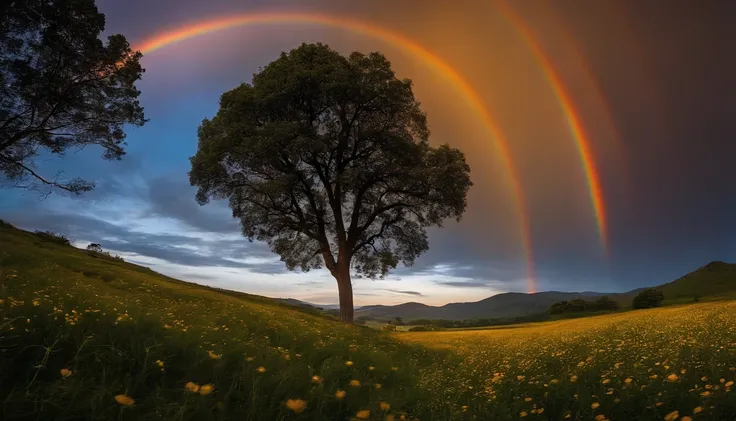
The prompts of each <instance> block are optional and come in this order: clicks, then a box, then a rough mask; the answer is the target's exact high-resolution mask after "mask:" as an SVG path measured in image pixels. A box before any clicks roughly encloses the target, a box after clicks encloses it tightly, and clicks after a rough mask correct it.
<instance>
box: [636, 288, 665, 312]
mask: <svg viewBox="0 0 736 421" xmlns="http://www.w3.org/2000/svg"><path fill="white" fill-rule="evenodd" d="M662 301H664V294H662V291H660V290H658V289H647V290H644V291H642V292H640V293H639V295H637V296H636V297H634V301H633V303H632V307H634V308H635V309H639V308H654V307H661V306H662Z"/></svg>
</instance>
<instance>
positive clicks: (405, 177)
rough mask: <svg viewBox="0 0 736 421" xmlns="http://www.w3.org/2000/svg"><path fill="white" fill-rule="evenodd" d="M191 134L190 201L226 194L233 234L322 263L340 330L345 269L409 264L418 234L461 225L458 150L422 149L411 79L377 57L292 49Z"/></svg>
mask: <svg viewBox="0 0 736 421" xmlns="http://www.w3.org/2000/svg"><path fill="white" fill-rule="evenodd" d="M198 134H199V147H198V151H197V153H196V155H195V156H193V157H192V158H191V164H192V169H191V172H190V173H189V177H190V182H191V184H192V185H193V186H197V187H199V190H198V192H197V200H198V202H199V203H200V204H205V203H207V202H208V201H209V200H210V199H213V198H214V199H225V198H227V199H229V203H230V208H231V209H232V212H233V217H235V218H239V219H240V223H241V226H242V230H243V235H245V236H246V237H248V239H249V240H251V241H252V240H254V239H257V240H261V241H267V242H268V244H269V246H270V247H271V250H273V251H274V252H276V253H278V254H279V255H280V256H281V260H282V261H284V263H285V264H286V267H287V268H288V269H290V270H293V269H296V268H301V269H302V270H304V271H308V270H310V269H313V268H319V267H322V266H323V265H324V266H325V267H327V269H328V270H329V271H330V273H331V274H332V276H334V277H335V279H336V280H337V286H338V291H339V298H340V317H341V319H342V320H343V321H345V322H346V323H351V322H352V320H353V290H352V283H351V271H352V272H353V273H355V274H359V275H362V276H366V277H369V278H375V277H382V276H385V275H386V274H387V273H388V271H389V269H392V268H395V267H396V266H397V265H398V264H399V263H403V264H404V265H411V264H413V262H414V260H415V258H416V257H417V256H418V255H420V254H421V253H423V252H424V251H426V250H427V249H428V247H429V244H428V241H427V233H426V231H425V228H426V227H430V226H440V225H441V224H442V221H443V220H444V219H446V218H456V219H457V220H459V219H460V217H461V215H462V213H463V212H464V211H465V206H466V194H467V191H468V189H469V188H470V186H471V184H472V183H471V182H470V168H469V167H468V165H467V163H466V162H465V156H464V155H463V153H462V152H460V151H459V150H457V149H453V148H450V147H449V146H447V145H442V146H439V147H431V146H430V145H429V143H428V137H429V130H428V129H427V119H426V116H425V114H424V112H422V110H421V109H420V107H419V102H418V101H417V100H416V99H415V98H414V94H413V93H412V83H411V81H410V80H406V79H405V80H399V79H397V78H396V76H395V75H394V72H393V70H392V69H391V63H389V61H388V60H387V59H386V58H385V57H384V56H383V55H381V54H379V53H371V54H368V55H364V54H361V53H358V52H354V53H352V54H350V56H348V57H345V56H342V55H340V54H338V53H337V52H336V51H334V50H332V49H330V48H329V47H328V46H326V45H323V44H302V45H301V46H300V47H298V48H295V49H293V50H292V51H290V52H289V53H282V54H281V56H280V58H278V59H277V60H275V61H274V62H272V63H271V64H269V65H268V66H266V67H265V68H264V69H262V70H261V71H260V72H259V73H257V74H255V75H253V79H252V83H244V84H242V85H240V86H238V87H237V88H235V89H233V90H231V91H229V92H226V93H225V94H223V95H222V98H221V99H220V109H219V111H218V112H217V115H216V116H215V117H214V118H213V119H211V120H208V119H205V120H204V121H203V122H202V124H201V126H200V127H199V132H198Z"/></svg>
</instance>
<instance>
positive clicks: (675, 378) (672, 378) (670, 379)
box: [667, 373, 680, 382]
mask: <svg viewBox="0 0 736 421" xmlns="http://www.w3.org/2000/svg"><path fill="white" fill-rule="evenodd" d="M678 380H680V377H678V376H677V374H675V373H672V374H670V375H669V376H667V381H668V382H676V381H678Z"/></svg>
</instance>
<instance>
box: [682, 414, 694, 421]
mask: <svg viewBox="0 0 736 421" xmlns="http://www.w3.org/2000/svg"><path fill="white" fill-rule="evenodd" d="M680 421H693V418H692V417H688V416H687V415H685V416H684V417H682V418H680Z"/></svg>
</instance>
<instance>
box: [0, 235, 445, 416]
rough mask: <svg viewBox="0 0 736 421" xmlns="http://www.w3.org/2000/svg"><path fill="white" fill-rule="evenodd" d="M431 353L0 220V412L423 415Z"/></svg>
mask: <svg viewBox="0 0 736 421" xmlns="http://www.w3.org/2000/svg"><path fill="white" fill-rule="evenodd" d="M441 358H444V357H442V354H439V353H436V352H431V353H429V352H428V351H427V350H426V349H424V348H423V347H417V346H409V345H405V344H402V343H399V342H397V341H396V340H394V339H393V338H392V337H390V336H389V335H387V334H385V333H382V332H377V331H374V330H371V329H368V328H362V327H357V326H346V325H343V324H342V323H340V322H337V321H334V320H332V319H329V318H327V317H325V316H322V315H319V314H318V313H316V312H313V311H309V310H301V309H295V308H293V307H290V306H288V305H285V304H281V303H279V302H278V301H276V300H272V299H268V298H264V297H258V296H253V295H249V294H243V293H238V292H233V291H223V290H217V289H214V288H207V287H202V286H199V285H195V284H190V283H187V282H182V281H177V280H174V279H172V278H169V277H166V276H163V275H160V274H157V273H155V272H153V271H151V270H150V269H147V268H144V267H141V266H137V265H133V264H129V263H125V262H121V261H118V260H114V259H110V258H106V257H103V256H97V257H92V256H90V255H89V254H88V253H87V252H85V251H84V250H79V249H76V248H74V247H71V246H68V245H60V244H57V243H54V242H50V241H48V240H44V239H41V238H40V237H39V236H37V235H35V234H33V233H29V232H26V231H22V230H18V229H15V228H13V227H11V226H9V225H6V224H0V401H2V402H3V405H0V419H3V420H11V419H23V420H25V419H49V420H51V419H97V420H107V419H110V420H112V419H115V420H153V419H177V420H205V419H206V420H225V419H238V420H266V419H268V420H276V419H303V420H307V419H350V418H352V417H354V416H355V415H356V414H357V413H358V411H364V410H369V411H372V412H373V413H384V414H385V413H387V411H386V410H382V409H381V405H380V403H381V402H386V403H388V404H389V405H390V407H391V412H392V413H395V414H397V418H398V414H399V413H400V412H408V413H410V414H412V415H413V416H420V417H422V418H424V417H423V414H424V415H426V414H428V413H429V412H428V411H430V409H429V406H430V405H432V403H431V402H430V401H428V400H427V399H426V398H424V396H426V395H427V393H426V391H425V390H420V389H418V388H417V386H416V385H415V381H414V379H415V377H416V376H417V371H416V370H419V369H420V367H421V366H426V365H427V364H431V363H432V361H439V360H440V359H441ZM420 361H421V365H420V364H419V362H420ZM369 367H371V368H370V369H369ZM353 380H355V382H356V383H355V384H353V383H351V382H352V381H353ZM351 384H353V385H352V386H351ZM358 385H359V386H358ZM379 385H380V386H379ZM378 387H380V389H379V388H378ZM340 391H342V392H340ZM338 392H339V393H338ZM342 393H345V394H346V395H342ZM289 400H291V403H289ZM437 410H440V411H442V409H441V408H439V409H438V408H434V409H432V411H437ZM445 410H447V411H449V410H451V408H446V409H445ZM296 413H299V415H298V416H296V418H295V415H296Z"/></svg>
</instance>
